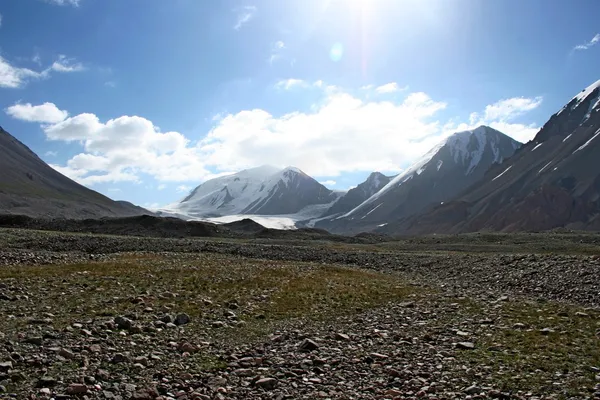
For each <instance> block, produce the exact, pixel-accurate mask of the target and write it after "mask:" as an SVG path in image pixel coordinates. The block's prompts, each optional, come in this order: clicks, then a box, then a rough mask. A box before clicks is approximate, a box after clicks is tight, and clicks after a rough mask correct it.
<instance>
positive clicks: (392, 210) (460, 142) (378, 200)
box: [315, 126, 520, 233]
mask: <svg viewBox="0 0 600 400" xmlns="http://www.w3.org/2000/svg"><path fill="white" fill-rule="evenodd" d="M519 146H520V143H519V142H517V141H515V140H513V139H511V138H510V137H508V136H506V135H504V134H503V133H501V132H499V131H497V130H495V129H492V128H490V127H487V126H480V127H478V128H476V129H473V130H469V131H464V132H457V133H455V134H453V135H451V136H450V137H448V138H447V139H445V140H443V141H442V142H440V143H439V144H438V145H437V146H435V147H434V148H433V149H431V150H430V151H429V152H428V153H427V154H425V156H423V157H422V158H421V159H420V160H418V161H417V162H416V163H414V164H413V165H412V166H411V167H409V168H408V169H407V170H406V171H404V172H403V173H401V174H399V175H398V176H396V177H395V178H394V179H392V180H391V181H390V182H389V183H388V184H387V185H385V186H384V187H383V188H382V189H381V190H379V191H378V192H377V193H375V194H374V195H372V196H371V197H370V198H368V199H367V200H365V201H364V202H363V203H361V204H360V205H358V206H357V207H355V208H354V209H352V210H351V211H349V212H347V213H346V214H343V215H342V216H339V217H335V218H331V219H328V220H322V221H320V222H319V223H317V224H316V225H315V226H317V227H321V228H325V229H328V230H330V231H332V232H336V233H356V232H360V231H369V230H374V229H376V228H377V227H383V226H385V225H386V224H388V223H390V222H391V221H395V220H398V219H402V218H406V217H408V216H411V215H414V214H417V213H419V212H420V211H422V210H423V209H425V208H426V207H428V206H431V205H433V204H440V203H441V202H444V201H448V200H450V199H452V198H453V197H454V196H456V195H457V194H458V193H460V192H461V191H462V190H464V189H465V188H467V187H469V186H470V185H472V184H473V183H475V182H477V181H478V180H479V179H481V178H482V177H483V175H484V174H485V172H486V171H487V170H488V169H489V168H490V166H492V165H493V164H498V163H501V162H502V161H503V160H504V159H506V158H508V157H510V156H511V155H513V153H514V152H515V150H516V149H518V148H519Z"/></svg>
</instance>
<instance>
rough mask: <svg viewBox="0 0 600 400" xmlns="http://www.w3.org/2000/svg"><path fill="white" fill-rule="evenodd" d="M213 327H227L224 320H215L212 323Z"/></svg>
mask: <svg viewBox="0 0 600 400" xmlns="http://www.w3.org/2000/svg"><path fill="white" fill-rule="evenodd" d="M212 327H213V328H223V327H225V322H223V321H215V322H213V323H212Z"/></svg>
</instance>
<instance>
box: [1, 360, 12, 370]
mask: <svg viewBox="0 0 600 400" xmlns="http://www.w3.org/2000/svg"><path fill="white" fill-rule="evenodd" d="M12 367H13V363H12V361H4V362H0V372H8V371H10V370H11V369H12Z"/></svg>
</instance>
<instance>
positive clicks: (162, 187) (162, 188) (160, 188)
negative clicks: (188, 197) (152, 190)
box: [156, 185, 167, 190]
mask: <svg viewBox="0 0 600 400" xmlns="http://www.w3.org/2000/svg"><path fill="white" fill-rule="evenodd" d="M156 188H157V189H158V190H165V189H166V188H167V185H158V186H157V187H156Z"/></svg>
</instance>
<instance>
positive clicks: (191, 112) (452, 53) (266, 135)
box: [0, 0, 600, 208]
mask: <svg viewBox="0 0 600 400" xmlns="http://www.w3.org/2000/svg"><path fill="white" fill-rule="evenodd" d="M598 15H600V2H598V1H597V0H576V1H572V0H567V1H561V0H555V1H547V0H528V1H522V0H503V1H487V0H285V1H281V0H247V1H246V0H239V1H238V0H235V1H234V0H220V1H214V0H169V1H166V0H0V126H2V127H3V128H4V129H5V130H7V131H8V132H10V133H11V134H12V135H14V136H15V137H16V138H17V139H19V140H20V141H22V142H23V143H25V144H26V145H27V146H29V147H30V148H31V149H32V150H33V151H34V152H36V153H37V154H38V155H39V156H40V157H41V158H42V159H43V160H44V161H46V162H47V163H48V164H50V165H51V166H52V167H53V168H55V169H57V170H58V171H60V172H62V173H64V174H65V175H67V176H69V177H71V178H72V179H74V180H76V181H78V182H80V183H82V184H84V185H86V186H88V187H90V188H92V189H94V190H97V191H99V192H101V193H103V194H105V195H107V196H109V197H111V198H114V199H119V200H128V201H132V202H134V203H136V204H139V205H142V206H145V207H152V208H156V207H160V206H163V205H166V204H170V203H173V202H175V201H177V200H179V199H181V198H183V197H184V196H185V195H186V194H187V193H188V192H189V191H190V190H191V189H193V188H194V187H195V186H197V185H198V184H200V183H202V182H203V181H206V180H207V179H211V178H214V177H217V176H220V175H223V174H227V173H232V172H236V171H239V170H242V169H245V168H250V167H255V166H259V165H265V164H270V165H273V166H278V167H282V168H283V167H286V166H294V167H298V168H300V169H302V170H303V171H304V172H306V173H308V174H309V175H311V176H313V177H315V179H317V180H318V181H320V182H322V183H323V184H325V185H326V186H327V187H329V188H331V189H339V190H344V189H348V188H350V187H353V186H355V185H357V184H358V183H360V182H361V181H363V180H364V179H365V178H366V177H367V176H368V175H369V173H370V172H372V171H381V172H383V173H386V174H389V175H392V174H396V173H398V172H400V171H402V170H403V169H405V168H407V167H408V166H409V165H410V164H411V163H412V162H414V161H415V160H416V159H418V158H419V156H421V155H423V154H424V153H426V152H427V150H429V148H431V147H433V146H434V145H435V144H436V143H437V142H439V141H440V140H443V139H444V138H445V137H447V136H448V135H450V134H452V133H453V132H457V131H461V130H466V129H471V128H474V127H476V126H478V125H481V124H486V125H489V126H492V127H494V128H496V129H498V130H500V131H502V132H504V133H505V134H507V135H509V136H511V137H513V138H515V139H517V140H519V141H521V142H526V141H528V140H531V139H532V138H533V137H534V136H535V134H536V132H537V131H538V130H539V128H540V127H541V126H542V125H543V124H544V123H545V122H546V121H547V120H548V118H549V117H550V116H551V115H552V114H553V113H555V112H556V111H558V110H559V109H560V108H561V107H562V106H563V105H564V104H566V103H567V102H568V101H569V100H570V98H571V97H573V96H574V95H575V94H577V92H579V91H580V90H582V89H584V88H585V87H587V86H588V85H590V84H592V83H593V82H595V81H596V80H598V79H600V23H598V19H597V16H598Z"/></svg>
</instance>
